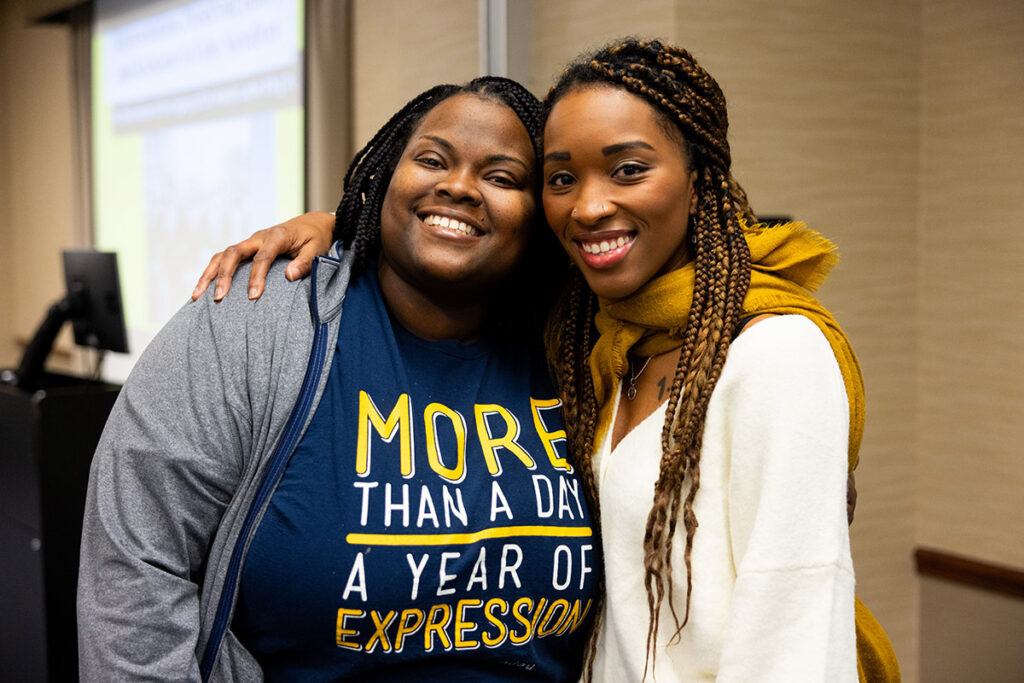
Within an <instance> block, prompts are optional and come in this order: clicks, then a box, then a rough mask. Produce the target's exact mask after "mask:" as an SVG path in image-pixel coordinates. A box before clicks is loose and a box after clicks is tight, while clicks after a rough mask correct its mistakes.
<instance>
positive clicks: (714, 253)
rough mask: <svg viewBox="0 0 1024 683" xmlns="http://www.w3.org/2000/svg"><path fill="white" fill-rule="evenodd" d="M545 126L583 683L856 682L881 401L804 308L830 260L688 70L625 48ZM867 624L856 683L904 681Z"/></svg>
mask: <svg viewBox="0 0 1024 683" xmlns="http://www.w3.org/2000/svg"><path fill="white" fill-rule="evenodd" d="M546 115H547V123H546V127H545V133H544V167H543V173H542V179H543V204H544V210H545V214H546V217H547V220H548V222H549V224H550V226H551V228H552V229H553V230H554V232H555V235H556V236H557V237H558V238H559V239H560V240H561V242H562V246H563V247H564V248H565V249H566V252H567V253H568V254H569V257H570V260H571V262H572V267H571V276H570V285H569V288H568V289H567V291H566V293H565V295H564V297H563V299H562V301H561V304H560V306H559V307H558V309H557V310H556V312H555V314H554V315H553V316H552V323H551V325H550V331H549V335H548V353H549V359H550V361H551V365H552V367H553V368H554V371H555V374H556V377H557V380H558V382H559V387H560V391H561V394H562V401H563V406H564V410H565V420H566V424H567V426H568V428H569V432H570V435H569V437H570V445H571V452H572V453H573V454H574V456H575V457H576V462H577V466H578V468H579V470H580V474H581V477H582V478H583V479H584V481H585V483H586V484H587V486H588V488H589V493H590V495H591V497H592V499H593V500H594V501H596V503H597V505H595V508H598V509H599V514H600V520H601V533H602V537H603V543H604V562H605V577H606V599H605V603H604V606H603V609H602V611H601V612H600V615H599V621H598V626H597V629H596V631H595V636H594V638H593V640H592V642H591V648H590V656H589V658H588V669H587V670H588V673H589V674H590V675H592V677H593V678H594V679H597V680H603V681H627V680H641V679H644V678H646V677H652V680H659V681H673V680H679V681H704V680H719V681H830V682H831V681H854V680H857V678H858V661H857V654H858V652H857V650H858V640H857V637H856V634H855V628H854V612H855V599H854V575H853V567H852V562H851V559H850V546H849V533H848V527H847V515H846V505H845V503H846V483H847V473H848V470H852V467H853V466H854V465H855V464H856V460H857V451H858V448H859V445H860V437H861V433H862V429H863V419H864V396H863V387H862V381H861V376H860V371H859V368H858V366H857V361H856V358H855V356H854V355H853V351H852V349H851V348H850V346H849V343H848V341H847V340H846V337H845V335H844V334H843V332H842V330H841V329H840V328H839V326H838V324H837V323H836V322H835V320H834V319H833V318H832V316H831V315H830V314H829V313H828V312H827V311H826V310H825V309H824V308H822V307H821V306H820V305H819V304H818V303H817V302H816V301H815V300H814V299H813V298H812V297H811V296H810V294H809V292H810V291H812V290H814V289H815V288H816V287H817V286H818V285H819V284H821V282H822V281H823V280H824V278H825V277H826V275H827V274H828V271H829V270H830V269H831V267H832V266H833V265H834V263H835V260H836V256H835V254H834V247H833V246H832V245H831V244H830V243H829V242H828V241H827V240H825V239H824V238H821V237H820V236H818V235H816V234H815V233H812V232H810V231H808V230H807V229H806V228H805V227H804V226H803V225H802V224H788V225H784V226H776V227H770V228H769V227H765V226H763V225H760V224H758V222H757V220H756V217H755V216H754V214H753V212H752V211H751V209H750V207H749V205H748V203H747V198H746V195H745V193H744V191H743V190H742V188H741V187H740V185H739V184H738V183H737V182H736V181H735V179H734V178H733V177H732V175H731V173H730V163H731V158H730V149H729V144H728V141H727V128H728V123H727V121H728V118H727V114H726V108H725V99H724V97H723V95H722V92H721V90H720V89H719V87H718V84H717V83H716V82H715V81H714V79H713V78H711V76H710V75H709V74H707V72H705V71H704V70H703V69H702V68H701V67H700V66H699V65H698V64H697V63H696V61H695V60H694V59H693V58H692V56H691V55H690V54H689V53H687V52H686V51H685V50H682V49H679V48H675V47H672V46H665V45H662V44H661V43H658V42H656V41H652V42H640V41H634V40H627V41H624V42H622V43H619V44H616V45H613V46H611V47H609V48H606V49H603V50H600V51H598V52H596V53H594V54H593V55H590V56H587V57H585V58H583V59H581V60H579V61H578V62H576V63H574V64H571V65H570V66H569V68H568V69H567V70H566V71H565V72H564V73H563V75H562V76H561V78H560V80H559V81H558V83H557V84H556V86H555V87H554V88H553V89H552V91H551V92H550V93H549V94H548V98H547V101H546ZM325 217H326V214H325V215H324V216H318V215H315V214H314V215H311V216H308V217H307V218H304V219H301V220H299V221H296V222H295V223H294V224H293V225H291V226H288V227H287V229H284V230H282V229H280V228H279V229H277V230H276V231H274V232H269V233H264V235H263V236H261V237H260V238H257V239H256V240H255V241H254V242H248V243H242V245H240V246H242V247H243V248H242V249H240V250H236V251H235V252H234V253H233V254H231V255H230V258H228V259H220V260H219V262H218V260H216V259H215V261H214V262H213V263H211V267H210V268H209V269H208V271H207V273H206V274H205V275H204V277H205V278H206V280H207V282H208V280H209V278H211V277H213V276H214V275H217V274H218V273H226V272H228V271H230V270H231V269H233V265H234V263H233V262H236V261H237V257H238V256H239V255H243V254H247V253H251V252H252V251H253V250H254V249H255V248H256V246H258V245H259V244H260V243H261V242H262V243H264V251H265V252H266V251H270V252H282V251H286V250H288V251H291V252H292V253H293V254H294V253H295V252H296V251H298V250H299V248H300V247H301V246H302V244H303V243H305V241H306V240H307V238H308V237H309V236H311V234H312V233H315V232H316V230H317V229H320V230H322V228H315V227H314V226H316V225H317V224H318V223H323V224H324V226H326V223H327V220H326V219H325ZM303 234H304V236H303ZM308 251H312V250H311V249H307V252H308ZM225 261H226V262H225ZM296 265H297V264H293V265H292V266H291V267H292V268H296ZM298 270H299V271H301V266H299V268H298ZM254 272H255V269H254ZM292 274H296V271H292ZM255 284H256V285H257V292H258V289H259V284H260V282H259V281H258V280H257V281H256V282H255ZM741 332H742V334H741ZM698 524H699V526H700V528H699V532H698ZM861 609H862V607H861V606H859V605H858V607H857V618H858V625H862V626H866V627H868V628H871V629H877V630H876V631H875V632H874V633H873V634H869V633H867V632H865V633H866V634H868V635H874V636H875V637H876V638H880V640H879V641H878V642H881V644H882V647H881V648H880V650H876V651H872V648H871V647H870V646H869V641H868V640H864V641H863V642H862V648H861V649H862V652H861V655H862V664H863V665H864V667H863V669H862V671H861V672H860V678H861V680H898V675H899V674H898V671H897V670H896V665H895V660H894V659H893V658H891V650H888V649H886V648H887V642H886V641H885V637H884V633H883V632H881V630H880V627H877V623H876V622H874V620H873V618H871V617H870V613H867V612H866V610H864V611H863V612H862V611H861ZM864 655H872V657H869V658H867V659H865V658H864ZM864 669H866V671H865V670H864ZM652 675H653V676H652Z"/></svg>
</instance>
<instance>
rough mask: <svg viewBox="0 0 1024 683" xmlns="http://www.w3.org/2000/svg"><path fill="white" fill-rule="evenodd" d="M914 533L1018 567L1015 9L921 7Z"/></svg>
mask: <svg viewBox="0 0 1024 683" xmlns="http://www.w3.org/2000/svg"><path fill="white" fill-rule="evenodd" d="M924 8H925V12H924V38H925V39H924V53H923V54H924V60H923V61H924V83H925V97H924V116H923V125H922V141H923V149H922V174H921V188H922V193H921V215H920V230H919V253H920V260H919V263H918V271H917V283H918V284H917V302H918V329H919V330H920V345H919V348H920V375H919V378H920V379H919V384H918V392H917V395H918V397H919V400H920V403H919V428H920V429H919V439H918V458H919V471H918V480H919V486H920V494H919V497H918V518H917V528H918V534H917V536H918V539H919V542H920V543H921V544H922V545H928V546H932V547H935V548H940V549H946V550H952V551H955V552H958V553H961V554H965V555H971V556H974V557H977V558H980V559H983V560H989V561H993V562H997V563H1002V564H1009V565H1013V566H1016V567H1022V566H1024V543H1022V539H1024V504H1022V503H1021V492H1022V491H1024V457H1022V455H1024V446H1022V444H1024V420H1022V419H1021V415H1022V412H1024V362H1022V361H1021V358H1022V357H1024V334H1022V330H1024V307H1022V306H1021V303H1020V295H1021V293H1022V292H1024V230H1021V227H1020V218H1019V215H1018V212H1017V209H1018V208H1019V204H1020V200H1019V198H1020V196H1021V189H1022V188H1024V161H1022V160H1024V10H1022V8H1021V4H1020V2H1019V0H986V2H983V3H971V4H964V3H960V2H955V1H953V0H926V2H925V3H924Z"/></svg>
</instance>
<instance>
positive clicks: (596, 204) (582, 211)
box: [571, 182, 615, 226]
mask: <svg viewBox="0 0 1024 683" xmlns="http://www.w3.org/2000/svg"><path fill="white" fill-rule="evenodd" d="M614 213H615V204H614V203H613V202H612V201H611V200H610V197H609V196H608V194H607V193H606V192H604V191H603V189H602V188H601V187H600V186H599V185H598V184H597V183H586V182H583V183H580V188H579V192H578V194H577V195H576V201H575V202H574V203H573V207H572V213H571V216H572V219H573V220H574V221H576V222H577V223H581V224H583V225H587V226H593V225H597V224H598V223H600V222H601V221H602V220H604V219H605V218H608V217H609V216H611V215H612V214H614Z"/></svg>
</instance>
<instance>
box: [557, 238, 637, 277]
mask: <svg viewBox="0 0 1024 683" xmlns="http://www.w3.org/2000/svg"><path fill="white" fill-rule="evenodd" d="M573 241H574V242H576V245H577V247H578V248H579V253H580V258H582V259H583V262H584V263H585V264H587V265H588V266H589V267H591V268H611V267H613V266H615V265H617V264H619V263H620V262H621V261H622V260H623V259H624V258H626V254H628V253H629V250H630V249H632V247H633V244H634V242H635V241H636V233H634V232H616V233H602V234H595V235H588V236H587V237H585V238H575V239H574V240H573Z"/></svg>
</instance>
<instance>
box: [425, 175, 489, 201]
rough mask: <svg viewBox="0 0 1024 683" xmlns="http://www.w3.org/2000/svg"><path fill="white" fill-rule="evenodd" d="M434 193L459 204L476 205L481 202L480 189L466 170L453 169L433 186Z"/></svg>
mask: <svg viewBox="0 0 1024 683" xmlns="http://www.w3.org/2000/svg"><path fill="white" fill-rule="evenodd" d="M434 192H436V193H437V194H438V195H440V196H442V197H448V198H450V199H452V200H454V201H455V202H457V203H460V204H463V203H464V204H471V205H474V206H475V205H477V204H479V203H480V202H481V201H482V196H481V194H480V188H479V187H477V184H476V179H475V176H474V174H473V173H472V171H471V170H470V169H468V168H461V167H459V168H453V169H451V170H450V171H449V172H448V173H446V174H445V175H444V177H443V178H441V179H440V180H439V181H438V182H437V184H436V185H435V186H434Z"/></svg>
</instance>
